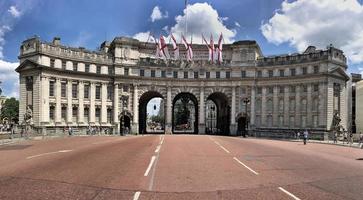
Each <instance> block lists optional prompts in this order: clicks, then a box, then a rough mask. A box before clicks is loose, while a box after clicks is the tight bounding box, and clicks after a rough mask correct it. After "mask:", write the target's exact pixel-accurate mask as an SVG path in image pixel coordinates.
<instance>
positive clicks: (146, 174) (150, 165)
mask: <svg viewBox="0 0 363 200" xmlns="http://www.w3.org/2000/svg"><path fill="white" fill-rule="evenodd" d="M155 158H156V157H155V156H153V157H151V160H150V163H149V166H148V167H147V169H146V171H145V174H144V176H148V175H149V172H150V169H151V167H152V166H153V163H154V161H155Z"/></svg>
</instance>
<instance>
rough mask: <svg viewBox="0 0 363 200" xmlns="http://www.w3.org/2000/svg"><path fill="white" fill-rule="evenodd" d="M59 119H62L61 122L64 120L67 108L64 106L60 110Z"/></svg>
mask: <svg viewBox="0 0 363 200" xmlns="http://www.w3.org/2000/svg"><path fill="white" fill-rule="evenodd" d="M61 117H62V120H63V121H65V120H66V117H67V107H65V106H62V109H61Z"/></svg>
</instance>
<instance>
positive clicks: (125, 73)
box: [124, 68, 129, 76]
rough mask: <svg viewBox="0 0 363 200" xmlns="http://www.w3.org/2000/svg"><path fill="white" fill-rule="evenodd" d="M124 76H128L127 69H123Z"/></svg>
mask: <svg viewBox="0 0 363 200" xmlns="http://www.w3.org/2000/svg"><path fill="white" fill-rule="evenodd" d="M124 75H125V76H128V75H129V68H125V69H124Z"/></svg>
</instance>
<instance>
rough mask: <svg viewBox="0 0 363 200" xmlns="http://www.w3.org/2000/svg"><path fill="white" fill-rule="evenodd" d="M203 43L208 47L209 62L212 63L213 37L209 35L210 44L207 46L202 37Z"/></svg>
mask: <svg viewBox="0 0 363 200" xmlns="http://www.w3.org/2000/svg"><path fill="white" fill-rule="evenodd" d="M202 38H203V41H204V42H205V44H206V45H207V47H208V51H209V59H208V60H209V61H212V62H213V61H214V51H215V50H214V42H213V36H212V34H211V36H210V43H209V44H208V42H207V40H206V39H205V37H204V35H202Z"/></svg>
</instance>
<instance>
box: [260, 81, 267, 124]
mask: <svg viewBox="0 0 363 200" xmlns="http://www.w3.org/2000/svg"><path fill="white" fill-rule="evenodd" d="M261 103H262V106H261V107H262V108H261V126H262V127H264V126H267V118H266V115H267V112H266V87H265V86H264V87H262V101H261Z"/></svg>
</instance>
